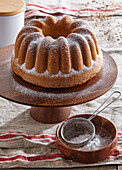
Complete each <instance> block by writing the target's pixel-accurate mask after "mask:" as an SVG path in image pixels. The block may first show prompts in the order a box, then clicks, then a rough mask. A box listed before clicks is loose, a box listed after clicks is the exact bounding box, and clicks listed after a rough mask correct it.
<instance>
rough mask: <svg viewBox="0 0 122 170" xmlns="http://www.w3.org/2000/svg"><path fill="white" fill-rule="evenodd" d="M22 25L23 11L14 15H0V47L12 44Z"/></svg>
mask: <svg viewBox="0 0 122 170" xmlns="http://www.w3.org/2000/svg"><path fill="white" fill-rule="evenodd" d="M23 26H24V11H22V12H20V13H18V14H15V15H9V16H0V48H3V47H5V46H8V45H11V44H14V43H15V40H16V36H17V34H18V33H19V31H20V30H21V29H22V27H23Z"/></svg>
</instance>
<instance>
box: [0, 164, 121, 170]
mask: <svg viewBox="0 0 122 170" xmlns="http://www.w3.org/2000/svg"><path fill="white" fill-rule="evenodd" d="M12 169H13V170H26V169H29V170H31V169H33V170H39V169H43V170H50V169H53V170H57V169H60V170H65V169H66V170H69V169H72V170H80V169H81V170H122V165H106V166H96V167H83V168H81V167H78V168H12ZM1 170H9V169H6V168H5V169H4V168H2V169H1Z"/></svg>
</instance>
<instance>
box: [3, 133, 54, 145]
mask: <svg viewBox="0 0 122 170" xmlns="http://www.w3.org/2000/svg"><path fill="white" fill-rule="evenodd" d="M20 139H26V140H28V141H31V142H33V143H39V144H44V145H48V144H49V143H53V142H55V140H56V135H55V134H50V133H40V134H32V135H31V134H27V133H24V132H8V133H0V142H7V141H13V140H20Z"/></svg>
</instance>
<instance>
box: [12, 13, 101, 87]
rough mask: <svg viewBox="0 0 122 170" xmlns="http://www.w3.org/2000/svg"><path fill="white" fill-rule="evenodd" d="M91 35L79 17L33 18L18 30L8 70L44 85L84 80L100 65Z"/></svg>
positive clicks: (66, 84)
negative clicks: (10, 68)
mask: <svg viewBox="0 0 122 170" xmlns="http://www.w3.org/2000/svg"><path fill="white" fill-rule="evenodd" d="M102 65H103V56H102V52H101V50H100V48H99V47H98V43H97V39H96V37H95V34H94V33H93V31H92V29H91V28H90V27H89V25H88V24H87V23H86V22H85V21H83V20H81V19H72V18H71V17H69V16H65V17H62V18H61V19H56V18H54V17H52V16H48V17H46V18H45V19H33V20H31V21H29V22H28V24H27V25H26V26H25V27H23V28H22V30H21V31H20V32H19V34H18V36H17V38H16V42H15V50H14V52H13V54H12V57H11V67H12V70H13V71H14V72H15V73H16V74H17V75H19V76H21V77H22V78H23V79H24V80H25V81H27V82H30V83H32V84H35V85H39V86H43V87H47V88H66V87H72V86H75V85H78V84H82V83H85V82H86V81H88V80H89V79H91V78H92V77H94V76H95V75H96V74H97V73H98V72H99V71H100V69H101V68H102Z"/></svg>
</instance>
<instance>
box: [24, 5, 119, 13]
mask: <svg viewBox="0 0 122 170" xmlns="http://www.w3.org/2000/svg"><path fill="white" fill-rule="evenodd" d="M26 6H31V7H37V8H39V9H43V10H47V11H52V10H57V9H63V10H67V11H71V12H82V11H91V12H114V11H117V10H122V8H121V7H116V8H113V9H97V8H96V9H95V8H93V9H92V8H83V9H70V8H67V7H65V6H59V7H52V8H49V7H44V6H40V5H37V4H26Z"/></svg>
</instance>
